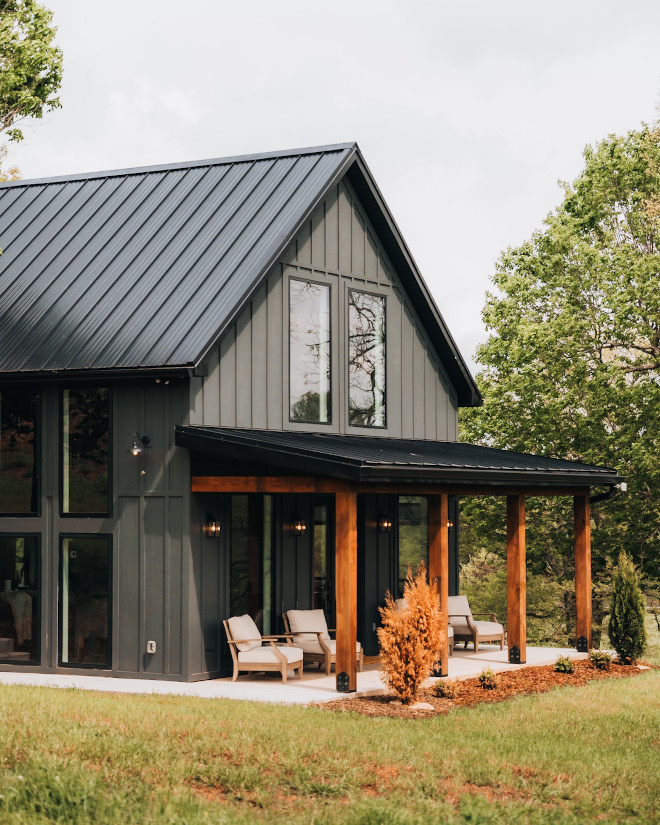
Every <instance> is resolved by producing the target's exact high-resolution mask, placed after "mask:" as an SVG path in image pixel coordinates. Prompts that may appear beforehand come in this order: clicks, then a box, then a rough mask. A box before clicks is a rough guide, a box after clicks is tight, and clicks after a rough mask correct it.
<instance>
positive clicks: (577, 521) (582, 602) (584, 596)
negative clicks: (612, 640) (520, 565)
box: [573, 494, 592, 653]
mask: <svg viewBox="0 0 660 825" xmlns="http://www.w3.org/2000/svg"><path fill="white" fill-rule="evenodd" d="M573 521H574V531H575V532H574V540H575V610H576V613H577V616H576V618H577V623H576V628H575V638H576V647H577V649H578V650H579V651H581V652H584V653H586V652H588V651H589V650H591V643H592V639H591V507H590V503H589V495H588V494H587V495H581V496H575V498H574V499H573Z"/></svg>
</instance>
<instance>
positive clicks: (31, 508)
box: [0, 389, 38, 513]
mask: <svg viewBox="0 0 660 825" xmlns="http://www.w3.org/2000/svg"><path fill="white" fill-rule="evenodd" d="M36 421H37V396H36V394H35V393H34V392H33V391H31V390H22V389H12V390H11V391H9V390H3V391H2V392H0V512H2V513H36V512H37V511H38V501H37V496H38V490H37V467H36V449H35V432H36Z"/></svg>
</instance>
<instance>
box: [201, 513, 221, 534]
mask: <svg viewBox="0 0 660 825" xmlns="http://www.w3.org/2000/svg"><path fill="white" fill-rule="evenodd" d="M204 532H205V533H206V537H207V538H209V539H219V538H220V522H219V521H218V520H217V519H216V518H214V517H213V516H207V517H206V524H205V525H204Z"/></svg>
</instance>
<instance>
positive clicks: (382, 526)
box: [378, 516, 392, 533]
mask: <svg viewBox="0 0 660 825" xmlns="http://www.w3.org/2000/svg"><path fill="white" fill-rule="evenodd" d="M378 530H379V531H380V532H381V533H391V532H392V519H391V518H390V517H389V516H381V517H380V518H379V519H378Z"/></svg>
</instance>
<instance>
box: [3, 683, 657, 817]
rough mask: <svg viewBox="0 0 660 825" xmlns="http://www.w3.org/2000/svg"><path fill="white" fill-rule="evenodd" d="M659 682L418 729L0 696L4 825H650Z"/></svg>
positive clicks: (36, 691) (187, 705) (593, 689)
mask: <svg viewBox="0 0 660 825" xmlns="http://www.w3.org/2000/svg"><path fill="white" fill-rule="evenodd" d="M659 693H660V672H658V671H654V672H649V673H647V674H643V675H641V676H638V677H636V678H634V679H630V680H628V679H625V680H605V681H603V682H598V683H595V682H594V683H591V684H589V685H587V686H585V687H583V688H578V689H572V688H566V689H563V690H557V691H553V692H551V693H547V694H542V695H539V696H530V697H521V698H518V699H515V700H512V701H510V702H504V703H501V704H498V705H488V706H486V705H484V706H481V707H478V708H473V709H467V710H457V711H455V712H453V713H452V714H450V715H449V716H442V717H437V718H435V719H431V720H428V721H414V722H411V721H408V720H396V719H372V718H367V717H363V716H358V715H357V714H352V713H331V712H328V711H322V710H316V709H310V708H300V707H278V706H272V705H261V704H256V703H247V702H231V701H223V700H211V701H209V700H199V699H191V698H186V697H174V696H118V695H114V694H99V693H93V692H84V691H74V690H55V689H45V688H27V687H15V686H3V687H0V712H1V713H2V718H3V720H4V721H5V724H3V725H2V726H0V822H2V823H3V825H4V823H26V825H27V823H29V824H30V825H38V824H39V823H46V822H58V823H75V824H76V825H88V823H89V824H90V825H91V823H94V825H105V823H108V824H114V823H122V825H127V823H128V824H129V825H131V824H132V823H146V824H147V825H148V824H149V823H172V825H184V823H186V824H187V823H228V822H231V823H255V822H257V823H258V822H264V823H269V825H270V823H285V822H286V823H292V824H293V825H295V823H305V825H335V823H341V824H342V825H417V824H418V823H449V824H450V825H454V824H456V825H458V823H479V824H481V823H483V824H484V825H486V824H487V825H500V823H501V824H502V825H504V823H513V825H517V824H518V823H520V824H522V823H529V825H536V824H537V823H538V825H541V824H542V823H553V825H563V824H564V823H565V824H566V825H569V823H570V825H578V823H584V822H591V821H596V820H597V819H598V821H602V822H605V823H615V822H617V823H620V822H632V821H640V822H644V823H659V822H660V815H659V814H658V811H657V808H656V806H657V801H658V799H660V706H659V703H658V695H659Z"/></svg>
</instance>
